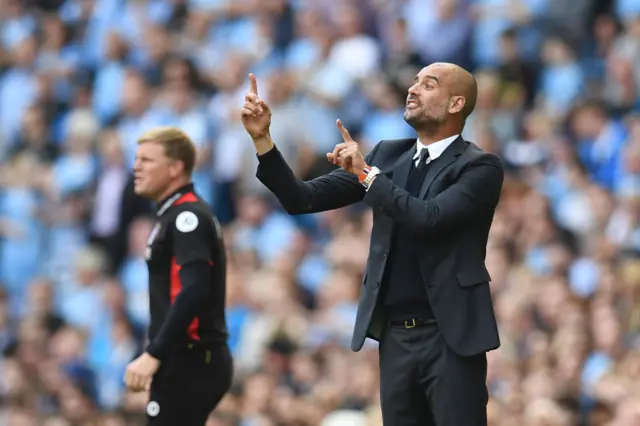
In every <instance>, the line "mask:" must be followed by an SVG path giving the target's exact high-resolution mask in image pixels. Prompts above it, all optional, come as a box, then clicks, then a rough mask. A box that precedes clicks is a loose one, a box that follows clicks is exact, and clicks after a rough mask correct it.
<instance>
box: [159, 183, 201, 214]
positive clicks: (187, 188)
mask: <svg viewBox="0 0 640 426" xmlns="http://www.w3.org/2000/svg"><path fill="white" fill-rule="evenodd" d="M188 192H193V183H188V184H187V185H184V186H182V187H180V188H178V189H177V190H176V191H174V192H173V193H171V195H169V196H168V197H166V198H165V199H164V200H162V201H160V202H159V203H158V206H159V208H158V211H157V212H156V215H157V216H158V217H160V216H162V215H163V214H164V213H165V212H166V211H167V210H168V209H169V207H171V206H172V205H173V203H175V202H176V201H177V200H178V198H180V197H182V196H183V195H184V194H186V193H188Z"/></svg>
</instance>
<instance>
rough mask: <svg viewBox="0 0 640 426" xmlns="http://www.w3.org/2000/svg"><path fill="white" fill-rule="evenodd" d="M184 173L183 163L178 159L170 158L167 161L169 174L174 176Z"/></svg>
mask: <svg viewBox="0 0 640 426" xmlns="http://www.w3.org/2000/svg"><path fill="white" fill-rule="evenodd" d="M182 173H184V163H183V162H182V161H180V160H172V161H171V162H169V176H171V177H172V178H176V177H178V176H180V175H181V174H182Z"/></svg>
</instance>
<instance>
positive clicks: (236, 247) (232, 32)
mask: <svg viewBox="0 0 640 426" xmlns="http://www.w3.org/2000/svg"><path fill="white" fill-rule="evenodd" d="M433 61H449V62H455V63H458V64H460V65H463V66H465V67H467V68H468V69H469V70H471V71H473V72H474V74H475V76H476V78H477V81H478V84H479V99H478V104H477V108H476V111H475V113H474V114H473V115H472V117H471V119H470V121H469V122H468V124H467V127H466V128H465V131H464V136H465V137H466V138H467V139H469V140H471V141H474V142H475V143H476V144H478V145H479V146H481V147H482V148H483V149H485V150H487V151H491V152H494V153H496V154H497V155H499V156H500V157H501V158H502V159H503V161H504V163H505V166H506V168H507V170H508V176H507V179H506V181H505V184H504V193H503V195H502V200H501V203H500V205H499V208H498V211H497V213H496V217H495V221H494V226H493V228H492V231H491V237H490V241H489V248H488V255H487V265H488V269H489V271H490V273H491V276H492V278H493V284H492V289H493V298H494V303H495V308H496V312H497V315H498V318H499V323H500V332H501V336H502V347H501V348H500V349H499V350H497V351H493V352H491V353H489V355H488V357H489V372H488V377H487V380H488V385H489V389H490V393H491V400H490V403H489V408H488V411H489V418H490V425H492V426H573V425H585V426H586V425H595V426H601V425H607V426H634V425H640V333H639V331H640V304H639V302H640V260H639V259H638V253H639V252H640V115H639V114H638V111H639V107H640V0H611V1H597V0H475V1H474V0H404V1H403V0H322V1H314V0H129V1H126V0H39V1H38V0H0V350H2V356H1V357H0V425H7V426H134V425H140V424H143V423H142V422H143V419H144V408H145V404H146V398H147V396H146V395H145V394H137V395H130V394H127V393H126V392H125V391H124V389H123V384H122V375H123V372H124V369H125V367H126V365H127V363H128V362H129V361H130V360H131V359H132V358H133V357H135V356H136V355H137V354H138V353H139V351H140V349H141V348H142V347H143V346H144V343H145V330H146V326H147V323H148V298H147V281H146V280H147V272H146V266H145V263H144V257H143V255H144V248H145V244H146V239H147V235H148V232H149V231H150V227H151V226H152V219H151V218H150V214H151V213H152V212H153V206H151V205H149V204H148V203H147V202H145V201H143V200H140V199H138V198H136V197H135V196H134V195H133V193H132V188H131V179H130V178H131V174H130V168H131V166H132V163H133V160H134V153H135V149H136V138H137V137H138V136H139V135H140V134H141V133H142V132H143V131H145V130H148V129H149V128H151V127H153V126H157V125H174V126H179V127H181V128H182V129H184V130H185V131H186V132H187V133H188V134H189V135H190V136H191V137H192V138H193V140H194V142H195V143H196V144H197V147H198V163H197V170H196V172H195V185H196V188H197V191H198V192H199V194H200V195H201V196H202V197H203V198H204V199H205V200H206V201H207V202H209V203H210V204H211V206H212V208H213V210H214V211H215V213H216V214H217V215H218V216H219V218H220V221H221V222H222V223H223V224H224V228H225V238H226V244H227V249H228V252H229V265H228V282H227V286H228V322H229V329H230V333H231V336H230V345H231V347H232V349H233V352H234V355H235V362H236V366H237V372H236V383H235V385H234V386H233V389H232V392H231V393H230V394H229V395H228V397H226V398H225V400H224V401H223V403H222V404H221V405H220V407H219V408H218V410H216V412H215V413H213V415H212V416H211V419H210V420H209V423H208V424H207V426H315V425H322V426H346V425H348V426H360V425H362V426H364V425H367V426H368V425H371V426H379V425H381V421H380V407H379V401H378V372H377V364H376V363H377V346H376V344H375V343H374V342H370V341H369V342H368V344H367V345H366V347H365V349H364V350H363V351H362V352H360V353H357V354H353V353H352V352H351V351H350V349H349V342H350V339H351V333H352V326H353V323H354V318H355V311H356V306H357V298H358V293H359V289H360V282H361V278H362V273H363V270H364V267H365V262H366V258H367V251H368V241H369V232H370V228H371V214H370V212H369V211H368V209H366V208H364V207H363V206H362V205H356V206H352V207H350V208H347V209H342V210H336V211H331V212H327V213H323V214H318V215H313V216H299V217H290V216H288V215H286V214H284V213H283V211H282V210H281V209H280V208H279V206H278V204H277V203H276V202H274V199H273V198H272V197H271V196H270V195H269V194H268V193H266V192H265V189H264V188H263V187H262V186H261V185H260V183H259V182H258V181H257V179H256V178H255V169H256V165H257V161H256V158H255V153H254V150H253V147H252V145H251V141H250V139H249V138H248V136H247V135H246V133H245V132H244V130H243V128H242V125H241V123H240V121H239V108H240V107H241V105H242V102H243V96H244V93H245V91H246V90H247V79H246V75H247V73H248V72H249V71H251V72H254V73H255V74H256V75H257V77H258V81H259V90H260V95H261V97H262V98H264V99H265V100H266V101H267V102H268V103H269V104H270V105H271V109H272V111H273V125H272V136H273V137H274V139H275V141H276V142H277V144H278V146H279V148H280V150H281V151H282V152H283V154H284V156H285V158H286V159H287V160H288V162H289V164H290V165H291V167H292V168H293V169H294V170H295V173H296V174H297V175H298V176H300V177H302V178H312V177H314V176H317V175H320V174H323V173H326V172H328V171H330V170H331V167H332V166H331V165H329V164H327V162H326V160H325V157H324V154H325V153H326V152H327V151H330V150H331V149H332V147H333V145H334V144H336V143H339V142H340V138H339V133H338V132H337V130H336V128H335V120H336V118H338V117H340V118H341V119H342V120H343V122H344V123H345V125H346V126H347V128H349V129H350V131H351V133H352V135H354V136H355V137H356V139H357V140H359V141H360V142H361V143H362V145H363V146H364V149H365V150H368V149H371V147H372V146H373V144H375V143H376V142H377V141H379V140H381V139H389V138H403V137H411V136H413V135H414V132H413V131H412V129H411V128H410V127H409V126H408V125H407V124H405V123H404V121H403V118H402V113H403V108H404V99H405V96H406V90H407V88H408V87H409V86H410V85H411V82H412V80H413V78H414V76H415V74H416V73H417V72H418V71H419V70H420V68H421V67H422V66H424V65H427V64H429V63H431V62H433Z"/></svg>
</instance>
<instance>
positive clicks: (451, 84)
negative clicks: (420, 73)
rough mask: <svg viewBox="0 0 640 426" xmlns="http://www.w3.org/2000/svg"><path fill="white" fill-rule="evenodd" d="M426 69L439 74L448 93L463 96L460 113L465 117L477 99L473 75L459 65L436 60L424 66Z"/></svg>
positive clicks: (471, 110)
mask: <svg viewBox="0 0 640 426" xmlns="http://www.w3.org/2000/svg"><path fill="white" fill-rule="evenodd" d="M427 69H429V70H432V71H435V72H437V73H438V74H440V75H441V77H442V80H441V81H442V82H443V84H444V85H445V88H446V89H447V91H448V92H449V94H450V95H452V96H461V97H463V98H464V106H463V108H462V110H461V111H460V113H461V114H462V116H463V118H465V119H466V118H467V117H469V116H470V115H471V113H472V112H473V110H474V109H475V107H476V100H477V99H478V84H477V83H476V79H475V78H474V77H473V75H471V73H470V72H469V71H467V70H465V69H464V68H462V67H461V66H459V65H456V64H451V63H448V62H436V63H434V64H431V65H429V66H428V67H426V68H425V70H427Z"/></svg>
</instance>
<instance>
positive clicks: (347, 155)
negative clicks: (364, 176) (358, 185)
mask: <svg viewBox="0 0 640 426" xmlns="http://www.w3.org/2000/svg"><path fill="white" fill-rule="evenodd" d="M336 124H337V126H338V130H339V131H340V134H341V135H342V140H343V141H344V142H343V143H341V144H338V145H336V147H335V148H334V149H333V152H330V153H328V154H327V159H328V160H329V161H331V162H332V163H333V164H337V165H339V166H340V167H342V168H343V169H345V170H346V171H347V172H349V173H351V174H354V175H356V176H359V175H360V173H362V171H363V170H364V168H365V166H366V165H367V164H366V163H365V161H364V156H363V155H362V153H361V152H360V147H359V146H358V143H357V142H356V141H354V140H353V138H352V137H351V135H350V134H349V131H348V130H347V129H346V128H345V127H344V125H343V124H342V121H340V120H338V121H337V123H336Z"/></svg>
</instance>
